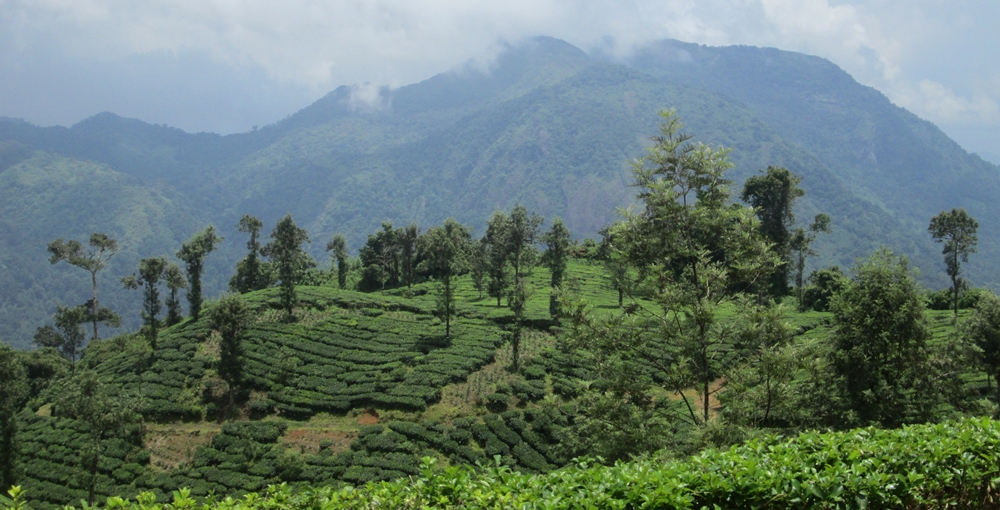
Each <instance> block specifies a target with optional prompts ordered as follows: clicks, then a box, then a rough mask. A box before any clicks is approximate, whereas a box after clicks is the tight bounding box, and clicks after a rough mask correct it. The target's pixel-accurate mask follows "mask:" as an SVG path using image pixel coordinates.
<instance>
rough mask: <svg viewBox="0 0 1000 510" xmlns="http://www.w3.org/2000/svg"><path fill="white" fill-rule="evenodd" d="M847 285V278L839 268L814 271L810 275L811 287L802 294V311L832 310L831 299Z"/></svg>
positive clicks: (800, 304)
mask: <svg viewBox="0 0 1000 510" xmlns="http://www.w3.org/2000/svg"><path fill="white" fill-rule="evenodd" d="M845 285H847V276H845V275H844V272H843V271H841V270H840V268H839V267H837V266H833V267H829V268H826V269H820V270H817V271H814V272H813V274H811V275H809V286H808V287H806V288H805V290H804V291H803V292H802V299H801V301H800V302H799V309H800V310H808V309H812V310H815V311H817V312H827V311H829V310H830V299H832V298H833V296H834V295H835V294H837V293H838V292H840V290H841V289H843V288H844V286H845Z"/></svg>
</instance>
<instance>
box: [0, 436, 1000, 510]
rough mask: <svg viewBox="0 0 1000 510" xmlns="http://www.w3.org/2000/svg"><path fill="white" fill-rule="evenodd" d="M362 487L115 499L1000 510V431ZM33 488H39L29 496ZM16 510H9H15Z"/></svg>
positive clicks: (465, 470) (145, 504)
mask: <svg viewBox="0 0 1000 510" xmlns="http://www.w3.org/2000/svg"><path fill="white" fill-rule="evenodd" d="M435 464H436V461H435V460H434V459H433V458H425V459H424V461H423V463H422V465H421V466H420V472H421V475H420V476H416V477H412V478H408V479H402V480H397V481H393V482H380V483H372V484H367V485H364V486H361V487H357V488H353V487H343V488H337V487H331V486H327V487H312V488H309V489H308V490H301V489H293V488H292V487H290V486H288V485H285V484H282V485H280V486H272V487H270V488H268V489H267V490H266V491H265V492H263V493H259V494H250V495H247V496H246V497H244V498H242V499H233V498H225V499H217V498H216V499H212V500H210V501H208V502H206V503H204V504H199V503H198V502H197V501H196V500H195V499H193V498H191V493H190V492H189V491H186V490H185V491H177V492H175V493H174V494H172V496H171V497H170V499H171V501H172V502H171V503H157V502H156V501H157V500H158V499H159V500H160V501H164V499H163V498H157V497H156V496H155V495H154V494H152V493H147V494H142V495H140V496H139V497H138V498H137V500H132V501H126V500H123V499H122V498H120V497H114V498H110V499H108V500H107V504H106V507H107V508H127V509H143V510H153V509H175V508H176V509H181V508H192V509H193V508H199V509H209V508H220V509H240V510H257V509H260V510H264V509H290V508H315V509H331V510H332V509H339V508H385V509H395V508H400V509H402V508H406V509H416V508H467V509H486V508H490V509H498V508H518V509H535V508H537V509H563V508H566V509H569V508H649V509H700V508H714V509H718V510H728V509H743V508H768V509H776V510H784V509H805V510H811V509H834V508H836V509H842V508H843V509H848V508H857V509H864V508H879V509H913V508H955V509H996V508H1000V498H998V496H1000V492H998V491H1000V422H997V421H992V420H988V419H971V420H966V421H961V422H952V423H944V424H937V425H918V426H910V427H905V428H903V429H897V430H878V429H859V430H853V431H847V432H837V433H805V434H802V435H800V436H798V437H795V438H792V439H787V440H784V439H778V438H762V439H755V440H751V441H749V442H748V443H746V444H744V445H741V446H734V447H732V448H730V449H728V450H708V451H704V452H702V453H700V454H697V455H695V456H693V457H690V458H687V459H683V460H668V461H660V460H655V459H649V460H642V461H637V462H632V463H621V464H617V465H615V466H613V467H605V466H600V465H594V464H590V463H587V462H578V463H577V464H576V465H572V466H569V467H566V468H563V469H560V470H558V471H554V472H551V473H546V474H536V475H532V474H524V473H517V472H514V471H511V470H510V469H509V468H507V467H506V466H502V465H494V466H493V467H491V468H488V469H475V468H471V467H468V466H453V467H447V468H444V469H436V468H435ZM29 490H30V489H29ZM14 496H15V498H16V500H17V501H13V502H11V501H8V502H7V504H6V506H5V505H3V504H0V508H5V509H6V507H10V508H16V507H17V505H18V503H19V502H21V501H22V500H23V498H24V495H23V494H21V493H18V492H15V493H14Z"/></svg>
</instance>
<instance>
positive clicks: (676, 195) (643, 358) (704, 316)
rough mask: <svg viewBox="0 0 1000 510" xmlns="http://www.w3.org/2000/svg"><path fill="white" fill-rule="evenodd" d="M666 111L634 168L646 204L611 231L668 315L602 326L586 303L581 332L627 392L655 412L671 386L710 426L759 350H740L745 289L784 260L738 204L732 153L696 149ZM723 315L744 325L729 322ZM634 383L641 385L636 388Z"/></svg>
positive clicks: (579, 312) (648, 310)
mask: <svg viewBox="0 0 1000 510" xmlns="http://www.w3.org/2000/svg"><path fill="white" fill-rule="evenodd" d="M661 115H662V116H663V123H662V124H661V127H660V134H659V135H658V136H655V137H653V138H652V140H653V145H652V147H650V148H649V149H648V153H647V154H646V156H645V157H644V158H642V159H640V160H637V161H635V162H634V163H633V175H634V176H635V186H636V187H637V188H639V190H640V191H639V195H638V198H639V199H640V200H641V201H642V202H643V203H644V207H643V208H642V209H641V210H640V211H638V212H636V213H631V212H626V213H625V218H624V220H623V221H621V222H618V223H616V224H615V225H613V226H612V227H611V228H610V230H609V234H610V235H611V236H612V237H613V239H614V245H615V248H616V251H617V252H618V253H619V254H620V257H621V260H622V261H623V262H625V263H627V264H628V265H629V266H631V267H634V268H635V269H636V271H637V272H638V273H639V275H640V277H642V278H643V280H644V282H645V285H646V287H647V289H646V292H647V294H648V296H647V297H648V299H650V300H652V301H654V302H655V303H656V304H657V305H658V308H659V309H658V310H657V309H656V308H653V307H641V306H640V307H637V308H636V310H635V312H634V313H626V314H624V315H622V316H617V317H611V318H609V319H608V320H607V321H601V320H595V319H593V318H592V317H590V316H589V314H588V313H587V312H586V309H585V308H581V307H579V306H577V307H575V309H574V310H573V313H572V315H571V316H572V317H573V324H572V330H571V335H578V336H579V338H581V339H583V342H581V343H578V345H581V346H583V347H584V348H585V349H588V350H590V351H591V352H594V351H595V350H596V351H598V353H597V354H593V356H595V357H596V358H597V359H606V360H608V361H606V362H602V363H606V365H605V367H606V368H605V369H603V370H606V371H605V377H608V378H609V380H612V381H620V382H621V384H622V387H621V390H620V391H621V394H629V395H630V396H629V397H628V398H635V399H638V400H637V402H643V404H642V406H646V405H647V404H645V403H644V402H645V401H646V400H644V399H653V397H652V395H651V394H650V389H649V388H651V387H652V386H654V385H656V384H658V385H661V386H662V387H663V389H666V390H668V391H671V392H674V393H675V394H677V395H678V396H680V397H681V401H682V403H683V405H684V408H685V409H686V411H687V416H688V417H689V420H690V421H691V422H692V423H694V424H697V423H705V422H707V421H708V420H709V418H710V416H711V414H710V413H711V405H710V404H711V402H710V398H711V395H712V394H714V393H715V392H716V391H718V387H714V386H713V384H714V383H715V382H716V381H717V380H718V379H719V378H720V377H722V376H723V375H724V374H725V372H726V371H727V370H729V369H731V368H732V367H733V366H734V365H735V364H736V363H737V362H739V360H740V359H742V358H743V357H744V351H745V350H746V349H749V347H746V348H743V347H741V346H740V345H739V341H740V340H741V337H740V335H739V334H738V333H739V331H738V330H737V328H736V324H740V323H742V322H744V321H743V320H742V317H743V316H745V315H747V314H749V313H750V312H749V310H752V307H751V305H750V304H749V303H748V300H747V298H746V296H745V295H744V294H743V293H742V292H740V291H739V290H738V289H743V288H749V287H751V286H753V285H754V284H756V283H757V282H758V281H761V280H762V279H763V278H766V277H767V275H769V274H770V273H771V271H773V269H774V267H775V266H776V265H777V264H779V263H780V257H779V256H777V255H776V254H774V253H773V252H772V251H771V250H770V249H769V248H770V243H768V242H767V241H766V240H765V239H764V238H763V237H762V236H761V234H760V230H759V221H758V220H757V218H756V217H755V216H754V214H753V211H751V210H750V209H747V208H744V207H738V206H732V205H731V204H730V203H729V191H728V183H729V181H728V180H727V179H725V177H724V173H725V171H726V170H728V169H729V168H731V167H732V165H731V164H730V163H729V161H728V157H727V154H728V152H729V151H728V150H727V149H723V148H718V149H716V148H712V147H708V146H705V145H701V144H693V143H690V139H691V136H689V135H685V134H681V133H680V132H679V131H680V129H681V124H680V122H679V121H678V120H677V118H676V115H675V114H674V112H672V111H668V112H661ZM723 309H727V310H731V311H732V313H733V314H735V317H734V319H735V320H734V319H727V320H720V318H719V314H720V311H721V310H723ZM755 316H756V317H758V318H759V319H760V320H764V319H766V318H767V317H770V316H768V315H766V314H757V315H755ZM588 344H589V345H588ZM761 347H762V346H755V347H754V348H761ZM621 374H626V375H621ZM653 374H655V377H654V376H653ZM633 377H636V378H637V379H636V381H640V382H629V380H630V378H633ZM643 381H644V382H643ZM637 385H638V386H637ZM691 387H695V388H696V389H697V390H698V393H699V397H700V399H701V402H702V410H701V411H702V412H701V415H700V416H698V414H697V413H696V410H695V407H694V406H693V405H692V403H691V402H690V401H689V400H688V397H687V396H686V394H685V393H684V390H686V389H688V388H691ZM616 391H617V390H616ZM637 392H638V393H637ZM637 405H638V404H637Z"/></svg>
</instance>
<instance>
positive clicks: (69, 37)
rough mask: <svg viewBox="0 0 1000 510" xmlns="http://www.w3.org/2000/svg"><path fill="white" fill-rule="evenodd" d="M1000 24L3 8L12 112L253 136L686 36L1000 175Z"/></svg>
mask: <svg viewBox="0 0 1000 510" xmlns="http://www.w3.org/2000/svg"><path fill="white" fill-rule="evenodd" d="M998 27H1000V2H997V1H996V0H975V1H963V0H948V1H945V0H857V1H849V0H845V1H839V0H505V1H504V2H495V1H491V2H486V1H472V0H336V1H320V0H283V1H281V2H276V1H264V0H142V1H135V0H0V116H8V117H17V118H23V119H25V120H27V121H29V122H32V123H34V124H39V125H67V126H68V125H72V124H74V123H76V122H78V121H80V120H82V119H84V118H86V117H89V116H91V115H94V114H96V113H99V112H102V111H111V112H113V113H116V114H118V115H122V116H125V117H134V118H139V119H142V120H144V121H147V122H151V123H155V124H166V125H170V126H175V127H179V128H181V129H184V130H186V131H190V132H198V131H211V132H218V133H232V132H242V131H247V130H250V129H252V127H253V126H256V125H266V124H270V123H273V122H276V121H278V120H281V119H282V118H284V117H285V116H287V115H289V114H291V113H294V112H295V111H297V110H299V109H301V108H302V107H304V106H306V105H308V104H309V103H311V102H312V101H315V100H316V99H318V98H319V97H321V96H323V95H324V94H326V93H327V92H329V91H330V90H333V89H334V88H336V87H337V86H339V85H352V86H356V87H358V89H359V90H360V89H365V88H372V87H379V86H383V85H388V86H392V87H398V86H402V85H406V84H409V83H414V82H417V81H420V80H423V79H426V78H429V77H431V76H433V75H435V74H437V73H441V72H445V71H447V70H449V69H451V68H453V67H456V66H458V65H461V64H463V63H465V62H467V61H469V60H470V59H472V60H474V61H476V62H478V63H479V64H480V67H481V68H482V69H488V68H489V65H490V62H491V61H492V59H493V58H495V56H496V55H497V53H498V52H499V51H502V49H503V48H504V47H505V45H508V44H516V43H517V42H518V41H521V40H524V39H526V38H530V37H534V36H539V35H547V36H551V37H557V38H560V39H564V40H566V41H568V42H570V43H572V44H574V45H576V46H578V47H580V48H581V49H583V50H585V51H588V52H603V53H611V54H614V55H617V56H621V57H627V56H628V54H629V53H630V52H631V51H633V50H634V49H635V48H636V47H639V46H641V45H643V44H644V43H646V42H648V41H651V40H656V39H664V38H673V39H679V40H681V41H686V42H694V43H701V44H707V45H712V46H723V45H732V44H747V45H754V46H769V47H776V48H780V49H783V50H789V51H798V52H802V53H807V54H811V55H817V56H820V57H824V58H827V59H829V60H831V61H832V62H834V63H835V64H837V65H839V66H840V67H841V68H843V69H844V70H846V71H847V72H849V73H850V74H851V75H852V76H854V78H855V79H856V80H858V81H859V82H861V83H863V84H865V85H869V86H871V87H874V88H876V89H878V90H879V91H881V92H882V93H884V94H885V95H886V96H888V97H889V99H890V100H892V101H893V102H894V103H895V104H897V105H899V106H902V107H904V108H907V109H909V110H910V111H912V112H914V113H915V114H917V115H919V116H920V117H922V118H924V119H927V120H930V121H932V122H934V123H935V124H937V125H938V126H939V127H940V128H941V129H942V130H944V131H945V133H947V134H948V135H949V136H951V137H952V138H953V139H954V140H956V141H957V142H958V143H960V144H961V145H962V146H963V147H965V148H966V149H967V150H969V151H970V152H976V153H978V154H980V155H981V156H983V157H984V158H986V159H990V160H992V161H994V162H996V163H998V164H1000V30H998Z"/></svg>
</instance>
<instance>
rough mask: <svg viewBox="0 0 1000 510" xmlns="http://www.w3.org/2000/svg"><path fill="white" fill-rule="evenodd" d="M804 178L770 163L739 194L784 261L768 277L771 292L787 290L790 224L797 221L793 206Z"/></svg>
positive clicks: (784, 291) (777, 293)
mask: <svg viewBox="0 0 1000 510" xmlns="http://www.w3.org/2000/svg"><path fill="white" fill-rule="evenodd" d="M800 182H802V178H801V177H799V176H798V175H795V174H793V173H792V172H790V171H788V169H787V168H777V167H773V166H769V167H767V172H766V173H764V174H762V175H754V176H751V177H750V178H748V179H747V180H746V183H744V185H743V193H742V194H741V195H740V198H742V199H743V201H744V202H746V203H747V204H749V205H750V206H751V207H753V209H754V214H756V215H757V218H759V219H760V230H761V233H762V234H764V237H765V238H766V239H767V240H768V241H770V242H771V243H773V244H774V246H773V247H772V250H774V252H775V253H777V254H778V255H780V256H781V259H782V261H784V262H785V264H783V265H781V266H778V267H777V268H776V269H775V271H774V273H773V274H772V275H771V277H770V280H769V281H768V287H769V289H768V293H769V294H771V295H772V296H784V295H786V294H788V276H789V275H788V272H789V269H790V267H791V245H790V243H791V239H792V233H791V227H792V225H793V224H794V223H795V215H794V214H793V213H792V206H793V205H794V204H795V199H797V198H799V197H801V196H802V195H805V191H803V190H801V189H799V187H798V185H799V183H800Z"/></svg>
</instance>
